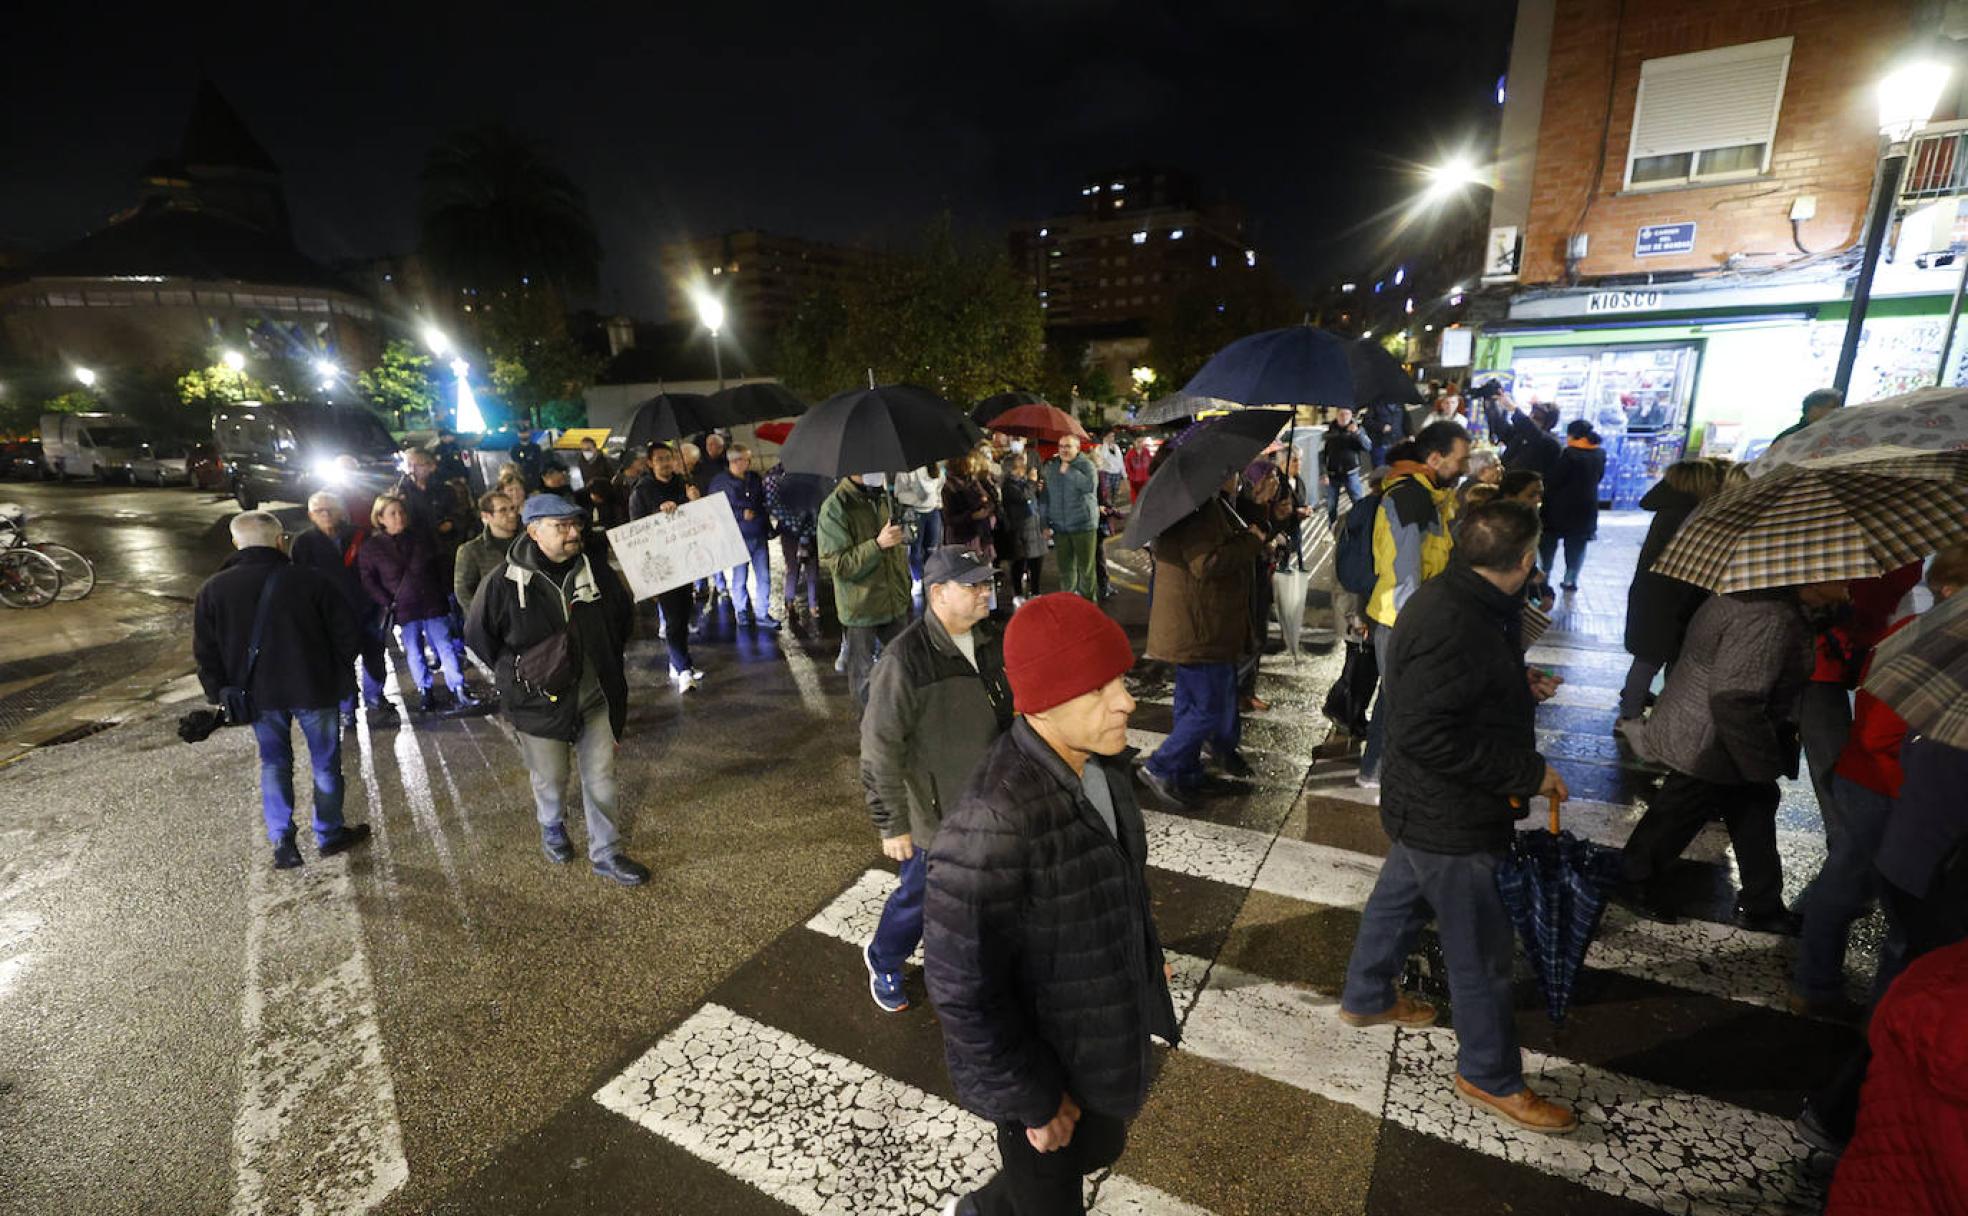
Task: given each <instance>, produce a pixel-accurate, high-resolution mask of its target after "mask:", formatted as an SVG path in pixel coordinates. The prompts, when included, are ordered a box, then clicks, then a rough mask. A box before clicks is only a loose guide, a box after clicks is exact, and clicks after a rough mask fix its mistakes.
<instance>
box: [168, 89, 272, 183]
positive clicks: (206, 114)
mask: <svg viewBox="0 0 1968 1216" xmlns="http://www.w3.org/2000/svg"><path fill="white" fill-rule="evenodd" d="M178 160H179V161H180V162H181V163H183V164H185V165H212V166H226V167H228V168H235V169H253V170H257V171H258V172H261V173H278V172H280V169H279V167H278V166H277V165H275V164H274V163H273V158H272V157H271V156H268V155H267V151H266V149H265V148H262V147H261V146H260V142H259V141H258V140H256V139H254V138H253V133H252V132H251V131H248V130H247V129H246V123H245V121H244V120H243V119H241V118H240V117H239V112H238V111H237V110H235V109H233V108H232V103H231V102H229V101H227V100H226V99H225V96H224V94H222V93H220V92H219V88H218V86H217V85H215V84H213V83H212V82H211V80H210V79H209V78H206V79H201V80H200V81H199V82H198V96H197V97H196V98H195V99H194V100H193V101H192V103H191V120H190V121H189V122H187V123H185V132H184V142H183V143H182V144H181V145H180V146H179V148H178Z"/></svg>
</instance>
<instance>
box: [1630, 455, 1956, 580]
mask: <svg viewBox="0 0 1968 1216" xmlns="http://www.w3.org/2000/svg"><path fill="white" fill-rule="evenodd" d="M1964 538H1968V451H1958V452H1933V453H1928V454H1926V455H1921V456H1913V457H1905V458H1898V459H1885V460H1876V461H1867V462H1863V463H1854V464H1842V465H1838V466H1836V467H1831V468H1811V467H1808V466H1792V467H1787V468H1780V469H1778V470H1776V471H1775V472H1772V473H1770V474H1768V475H1766V476H1764V477H1760V478H1757V479H1756V480H1754V481H1751V482H1749V483H1747V484H1745V485H1739V486H1733V487H1731V488H1729V489H1727V490H1725V491H1723V492H1722V493H1720V494H1717V495H1716V496H1715V497H1713V498H1711V499H1709V500H1708V501H1707V502H1705V503H1703V504H1702V505H1701V507H1700V508H1699V509H1698V510H1697V511H1696V512H1695V514H1694V515H1693V516H1692V517H1690V518H1689V520H1688V522H1687V523H1686V524H1684V525H1682V528H1681V531H1680V532H1679V533H1677V534H1676V535H1675V537H1674V539H1673V540H1672V541H1671V542H1669V544H1668V546H1667V548H1666V550H1664V551H1663V552H1662V553H1661V555H1660V557H1659V558H1658V559H1656V560H1655V562H1654V573H1656V574H1665V575H1667V576H1668V577H1669V578H1678V579H1680V580H1682V581H1683V582H1687V583H1693V584H1695V585H1696V586H1699V587H1706V588H1707V589H1708V590H1710V591H1713V592H1716V593H1717V594H1726V593H1728V592H1732V591H1756V590H1760V589H1762V588H1766V587H1794V586H1799V585H1802V584H1805V583H1822V582H1840V581H1843V580H1846V579H1854V578H1876V577H1878V576H1879V575H1881V574H1885V573H1886V572H1888V571H1891V570H1897V569H1899V568H1900V567H1901V566H1904V565H1906V564H1907V563H1908V562H1911V561H1917V560H1919V559H1921V558H1924V557H1926V556H1927V555H1928V554H1930V553H1933V552H1935V551H1936V550H1938V549H1941V548H1943V547H1944V546H1947V545H1950V544H1953V543H1955V542H1956V541H1959V540H1962V539H1964Z"/></svg>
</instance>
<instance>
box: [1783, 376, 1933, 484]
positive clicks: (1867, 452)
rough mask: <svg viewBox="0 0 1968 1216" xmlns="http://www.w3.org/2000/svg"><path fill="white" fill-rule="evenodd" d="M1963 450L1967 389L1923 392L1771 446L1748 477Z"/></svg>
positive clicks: (1853, 408)
mask: <svg viewBox="0 0 1968 1216" xmlns="http://www.w3.org/2000/svg"><path fill="white" fill-rule="evenodd" d="M1963 449H1968V388H1923V389H1919V390H1917V391H1915V392H1911V393H1903V394H1901V395H1900V396H1897V397H1886V398H1882V399H1881V400H1878V401H1868V402H1867V403H1866V404H1864V405H1849V406H1846V407H1845V408H1844V409H1842V410H1833V411H1832V412H1831V413H1830V414H1828V415H1826V416H1825V417H1823V418H1820V419H1818V420H1817V421H1816V422H1813V423H1812V424H1811V425H1810V426H1807V427H1805V428H1804V429H1803V430H1801V431H1798V432H1796V433H1795V434H1791V435H1786V436H1784V437H1783V438H1782V439H1779V440H1777V441H1776V442H1775V443H1773V444H1771V445H1770V450H1769V451H1767V452H1765V453H1763V454H1762V455H1761V456H1759V457H1757V458H1756V459H1755V460H1753V461H1751V462H1750V464H1749V472H1750V475H1751V476H1752V477H1762V476H1765V475H1767V474H1769V473H1772V472H1774V471H1776V470H1777V469H1780V468H1784V467H1786V466H1788V465H1796V464H1801V465H1807V466H1811V467H1818V468H1834V467H1837V466H1839V465H1841V464H1847V463H1850V462H1853V461H1868V462H1869V461H1873V460H1884V459H1889V458H1892V457H1900V456H1913V455H1918V454H1920V453H1923V452H1946V451H1960V450H1963Z"/></svg>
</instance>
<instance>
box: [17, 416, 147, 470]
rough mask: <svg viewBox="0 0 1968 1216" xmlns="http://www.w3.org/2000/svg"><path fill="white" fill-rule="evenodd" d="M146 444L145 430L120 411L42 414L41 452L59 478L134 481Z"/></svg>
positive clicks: (49, 467)
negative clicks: (110, 412)
mask: <svg viewBox="0 0 1968 1216" xmlns="http://www.w3.org/2000/svg"><path fill="white" fill-rule="evenodd" d="M143 446H144V434H143V431H142V430H141V429H140V428H139V427H138V426H137V424H136V423H135V422H134V421H132V420H131V419H129V418H126V417H124V416H123V415H121V414H43V415H41V455H42V459H43V460H44V461H45V462H46V463H47V466H48V473H49V475H50V476H53V477H55V478H56V479H57V480H61V481H66V480H68V479H69V478H71V477H84V478H87V477H94V478H96V479H97V480H99V481H110V480H114V479H117V478H121V479H122V480H124V481H133V480H134V474H133V472H132V466H133V465H135V463H136V461H137V459H138V458H139V457H140V456H142V455H143Z"/></svg>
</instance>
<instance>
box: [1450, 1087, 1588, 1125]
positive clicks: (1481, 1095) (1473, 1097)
mask: <svg viewBox="0 0 1968 1216" xmlns="http://www.w3.org/2000/svg"><path fill="white" fill-rule="evenodd" d="M1456 1092H1457V1093H1458V1094H1461V1095H1462V1100H1463V1101H1465V1102H1467V1103H1469V1104H1470V1105H1471V1106H1473V1107H1475V1108H1476V1109H1478V1110H1486V1111H1489V1112H1490V1113H1491V1114H1493V1115H1495V1116H1496V1117H1497V1118H1499V1119H1502V1120H1503V1121H1504V1122H1506V1123H1515V1124H1516V1125H1517V1126H1518V1127H1521V1128H1523V1129H1524V1130H1525V1131H1527V1132H1543V1133H1544V1134H1545V1135H1549V1136H1558V1135H1563V1134H1564V1133H1566V1132H1571V1131H1577V1130H1578V1125H1579V1121H1578V1116H1577V1115H1575V1114H1573V1113H1572V1108H1571V1107H1569V1106H1564V1105H1561V1104H1559V1103H1557V1102H1547V1101H1545V1100H1544V1099H1543V1098H1540V1097H1538V1096H1537V1095H1536V1094H1534V1093H1532V1092H1531V1091H1530V1090H1528V1089H1520V1090H1518V1091H1517V1092H1516V1093H1514V1094H1511V1095H1510V1096H1509V1097H1508V1098H1499V1097H1497V1096H1496V1095H1495V1094H1492V1093H1486V1092H1484V1091H1483V1090H1480V1089H1478V1088H1476V1087H1475V1086H1474V1085H1471V1084H1470V1083H1469V1082H1467V1081H1465V1080H1463V1079H1462V1074H1460V1073H1458V1074H1456Z"/></svg>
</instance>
